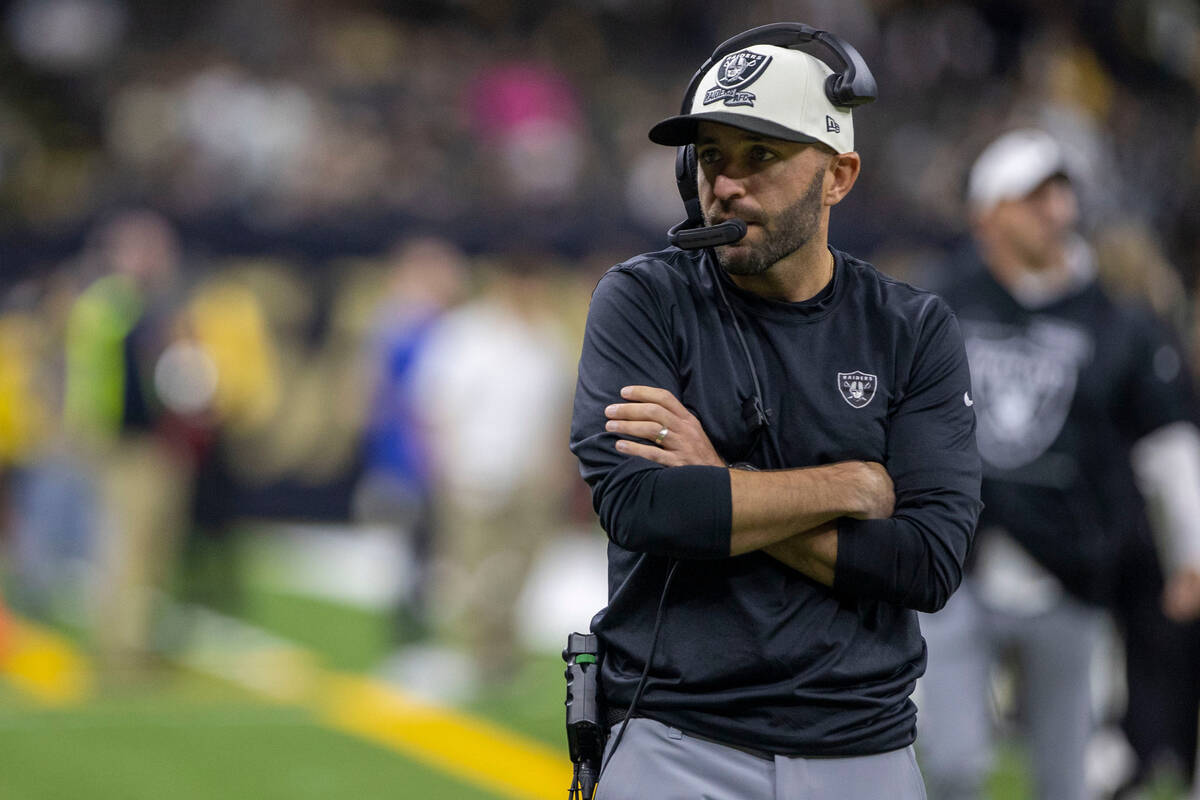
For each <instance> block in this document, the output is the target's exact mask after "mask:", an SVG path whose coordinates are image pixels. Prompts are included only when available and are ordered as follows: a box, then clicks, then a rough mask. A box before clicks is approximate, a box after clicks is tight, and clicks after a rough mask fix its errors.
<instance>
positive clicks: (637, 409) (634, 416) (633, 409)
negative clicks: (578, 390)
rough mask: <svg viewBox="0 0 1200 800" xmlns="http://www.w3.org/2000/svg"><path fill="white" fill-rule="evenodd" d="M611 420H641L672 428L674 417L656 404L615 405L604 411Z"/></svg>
mask: <svg viewBox="0 0 1200 800" xmlns="http://www.w3.org/2000/svg"><path fill="white" fill-rule="evenodd" d="M604 416H606V417H608V418H609V419H628V420H641V421H644V422H655V423H658V425H659V427H663V426H665V427H668V428H669V427H671V423H673V422H675V417H674V415H672V414H671V412H669V411H667V410H666V409H665V408H663V407H662V406H660V405H657V404H655V403H614V404H612V405H611V406H608V407H607V408H605V409H604Z"/></svg>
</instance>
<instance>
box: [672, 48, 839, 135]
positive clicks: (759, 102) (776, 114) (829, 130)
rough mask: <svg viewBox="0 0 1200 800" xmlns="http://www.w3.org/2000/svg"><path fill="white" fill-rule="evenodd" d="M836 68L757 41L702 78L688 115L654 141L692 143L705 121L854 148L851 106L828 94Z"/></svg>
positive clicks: (728, 57) (811, 57)
mask: <svg viewBox="0 0 1200 800" xmlns="http://www.w3.org/2000/svg"><path fill="white" fill-rule="evenodd" d="M832 74H833V70H832V69H831V68H830V67H829V66H828V65H826V64H825V63H824V62H823V61H821V60H820V59H819V58H816V57H814V56H810V55H808V54H807V53H803V52H801V51H799V50H790V49H788V48H784V47H776V46H774V45H769V44H754V45H750V46H749V47H746V48H745V49H743V50H739V51H737V52H736V53H731V54H729V55H727V56H725V57H724V58H722V59H721V60H720V61H718V62H717V63H716V64H715V65H713V66H712V67H711V68H710V69H709V70H708V72H707V73H705V75H704V76H703V77H702V78H701V79H700V82H699V83H698V84H697V85H696V92H695V94H694V95H693V97H692V107H691V109H690V110H689V112H688V113H686V114H679V115H677V116H674V117H668V118H667V119H664V120H663V121H662V122H659V123H658V124H657V125H655V126H654V127H653V128H651V129H650V140H651V141H652V142H655V143H656V144H663V145H674V146H680V145H686V144H692V143H693V142H694V141H695V140H696V125H697V123H699V122H701V121H710V122H721V123H724V124H726V125H732V126H734V127H735V128H741V129H743V130H748V131H752V132H754V133H761V134H763V135H764V136H770V137H772V138H775V139H784V140H786V141H791V142H820V143H822V144H825V145H827V146H829V147H831V148H833V150H834V151H835V152H837V153H849V152H851V151H852V150H854V120H853V118H852V116H851V113H850V109H849V108H847V107H845V106H835V105H834V104H833V102H832V101H830V99H829V97H828V96H827V95H826V94H825V81H826V79H827V78H828V77H829V76H830V75H832Z"/></svg>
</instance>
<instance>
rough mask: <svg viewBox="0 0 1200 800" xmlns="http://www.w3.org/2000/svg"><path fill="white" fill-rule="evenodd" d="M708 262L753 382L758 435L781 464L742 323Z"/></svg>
mask: <svg viewBox="0 0 1200 800" xmlns="http://www.w3.org/2000/svg"><path fill="white" fill-rule="evenodd" d="M705 257H706V258H707V260H708V264H709V265H710V267H711V271H712V278H713V283H715V284H716V285H717V294H719V295H721V303H722V304H723V305H724V306H725V310H726V311H728V312H729V318H730V320H732V321H733V332H734V333H735V334H737V340H738V344H740V345H741V347H742V355H743V356H744V357H745V359H746V367H747V368H748V369H749V370H750V380H751V381H753V382H754V413H755V416H756V417H757V419H756V420H755V421H756V422H757V424H758V430H759V433H760V435H761V434H762V433H764V432H765V433H766V436H767V441H768V442H769V443H770V445H771V449H772V450H774V451H775V458H776V459H777V463H778V464H779V465H781V466H782V465H783V463H784V462H783V454H782V453H781V452H780V451H779V445H778V444H776V442H775V436H774V435H773V434H772V432H771V418H770V413H769V412H768V411H767V409H766V407H765V406H764V405H763V391H762V384H761V383H759V380H758V370H757V369H755V368H754V359H753V358H752V357H751V356H750V347H749V345H747V344H746V337H745V335H744V334H743V333H742V324H741V323H740V322H739V321H738V315H737V312H736V311H734V310H733V304H732V303H730V302H729V297H727V296H726V294H725V285H724V283H723V282H722V281H721V275H720V272H719V269H720V268H719V267H718V266H717V265H716V260H717V259H716V256H714V255H712V254H711V253H707V254H706V256H705Z"/></svg>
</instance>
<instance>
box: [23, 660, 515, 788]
mask: <svg viewBox="0 0 1200 800" xmlns="http://www.w3.org/2000/svg"><path fill="white" fill-rule="evenodd" d="M83 797H86V798H90V800H106V799H107V798H112V799H113V800H143V798H144V800H160V799H161V798H172V800H193V798H194V799H195V800H201V799H203V800H211V798H215V797H219V798H222V799H223V800H243V799H244V800H272V799H273V798H279V800H285V799H286V800H306V799H307V798H313V800H316V799H317V798H322V799H324V798H331V797H353V798H355V800H371V799H372V798H380V800H383V799H384V798H387V799H388V800H393V799H394V798H414V800H415V799H416V798H452V799H453V800H496V798H498V797H499V796H498V795H494V794H490V793H486V792H483V791H480V790H478V789H476V788H475V787H473V786H470V785H468V784H465V783H461V782H459V781H458V780H456V779H454V778H451V777H449V776H447V775H445V774H443V773H440V772H437V771H435V770H432V769H429V768H427V767H425V766H423V765H422V764H420V763H418V762H415V761H412V760H410V759H407V758H405V757H403V756H402V755H400V754H397V753H393V752H391V751H388V750H385V749H383V748H380V747H376V746H374V745H372V744H370V743H367V742H363V741H359V740H357V739H354V738H352V737H349V736H344V735H342V734H339V733H336V732H333V731H329V730H326V729H323V728H321V727H320V726H319V725H318V724H317V722H316V721H315V720H314V719H313V718H312V717H311V716H309V715H308V713H307V712H305V711H303V710H299V709H292V708H286V707H282V706H273V705H267V704H263V703H259V702H256V701H255V700H254V699H253V698H250V697H248V696H245V695H240V694H239V693H236V692H232V691H221V690H220V689H219V688H217V689H214V688H213V687H206V688H203V689H202V690H200V691H198V690H197V688H196V687H195V686H188V685H186V684H183V685H181V684H178V683H173V684H170V685H163V684H159V685H154V686H150V687H142V688H139V689H138V690H136V691H123V692H116V693H112V692H110V693H109V694H107V695H105V696H104V697H102V698H100V699H98V700H96V701H94V702H91V703H88V704H86V705H84V706H82V707H79V708H73V709H68V710H47V709H38V708H35V707H33V706H31V705H29V704H28V703H27V702H25V701H23V700H21V699H20V698H18V697H17V696H15V695H14V694H13V693H12V692H11V690H4V691H0V798H4V800H78V798H83Z"/></svg>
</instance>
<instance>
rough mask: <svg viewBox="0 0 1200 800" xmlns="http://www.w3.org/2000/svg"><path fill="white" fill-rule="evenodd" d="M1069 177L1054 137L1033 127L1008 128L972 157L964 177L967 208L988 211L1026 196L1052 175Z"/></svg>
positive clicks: (1060, 149) (1062, 154) (1063, 157)
mask: <svg viewBox="0 0 1200 800" xmlns="http://www.w3.org/2000/svg"><path fill="white" fill-rule="evenodd" d="M1058 175H1061V176H1064V177H1067V178H1069V177H1070V171H1069V170H1068V168H1067V159H1066V156H1065V155H1064V153H1063V149H1062V146H1061V145H1059V143H1058V141H1057V140H1056V139H1055V138H1054V137H1053V136H1051V135H1050V134H1048V133H1046V132H1045V131H1042V130H1038V129H1036V128H1021V129H1018V130H1014V131H1009V132H1008V133H1006V134H1004V135H1003V136H1001V137H1000V138H998V139H996V140H995V141H994V142H992V143H991V144H989V145H988V146H987V147H986V148H984V151H983V152H982V153H980V155H979V158H977V159H975V164H974V166H972V167H971V173H970V176H969V177H968V178H967V203H968V205H969V206H970V207H971V210H972V211H974V212H976V213H980V212H984V211H988V210H989V209H991V208H993V207H995V206H996V204H998V203H1001V202H1003V201H1005V200H1020V199H1022V198H1025V197H1028V196H1029V194H1030V193H1031V192H1033V190H1034V189H1036V188H1038V187H1039V186H1041V185H1042V184H1043V183H1045V182H1046V181H1047V180H1049V179H1050V178H1053V177H1055V176H1058Z"/></svg>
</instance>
